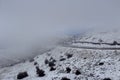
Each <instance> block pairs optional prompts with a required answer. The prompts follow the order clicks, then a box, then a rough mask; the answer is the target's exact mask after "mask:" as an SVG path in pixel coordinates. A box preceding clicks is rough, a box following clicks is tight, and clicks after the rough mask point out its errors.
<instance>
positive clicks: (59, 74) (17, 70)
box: [0, 32, 120, 80]
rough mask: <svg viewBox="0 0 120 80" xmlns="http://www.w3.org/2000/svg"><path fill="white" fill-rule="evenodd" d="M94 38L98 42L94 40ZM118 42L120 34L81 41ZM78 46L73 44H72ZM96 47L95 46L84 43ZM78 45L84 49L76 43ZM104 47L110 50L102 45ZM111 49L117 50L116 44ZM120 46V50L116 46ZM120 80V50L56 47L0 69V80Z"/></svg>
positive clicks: (85, 38)
mask: <svg viewBox="0 0 120 80" xmlns="http://www.w3.org/2000/svg"><path fill="white" fill-rule="evenodd" d="M93 38H95V39H93ZM99 39H101V40H102V41H103V42H105V43H106V42H107V43H112V42H113V41H117V42H118V43H119V40H120V37H119V32H110V33H95V34H89V35H88V34H87V35H86V36H85V35H84V36H83V37H82V38H81V37H78V38H77V39H76V40H78V41H89V42H98V40H99ZM73 44H74V45H75V43H72V45H73ZM83 45H84V44H83ZM85 45H86V46H94V47H98V46H96V45H93V44H88V45H87V44H85ZM76 46H82V44H77V45H76ZM103 46H104V47H110V46H108V45H103ZM112 47H116V45H113V46H112ZM117 47H119V46H118V45H117ZM18 79H21V80H120V50H96V49H81V48H72V47H62V46H57V47H56V48H54V49H52V50H51V51H48V52H46V53H44V54H41V55H38V56H36V57H35V58H34V59H33V60H31V61H25V62H23V63H19V64H16V65H14V66H11V67H5V68H1V69H0V80H18Z"/></svg>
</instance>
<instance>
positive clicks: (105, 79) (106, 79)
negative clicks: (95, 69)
mask: <svg viewBox="0 0 120 80" xmlns="http://www.w3.org/2000/svg"><path fill="white" fill-rule="evenodd" d="M103 80H111V79H110V78H104V79H103Z"/></svg>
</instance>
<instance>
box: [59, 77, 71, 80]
mask: <svg viewBox="0 0 120 80" xmlns="http://www.w3.org/2000/svg"><path fill="white" fill-rule="evenodd" d="M61 80H70V79H69V78H66V77H63V78H62V79H61Z"/></svg>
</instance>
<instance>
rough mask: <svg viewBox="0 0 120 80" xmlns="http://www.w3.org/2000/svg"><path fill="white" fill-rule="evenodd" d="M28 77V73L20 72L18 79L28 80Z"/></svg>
mask: <svg viewBox="0 0 120 80" xmlns="http://www.w3.org/2000/svg"><path fill="white" fill-rule="evenodd" d="M26 77H28V73H27V72H20V73H19V74H18V75H17V79H23V78H26Z"/></svg>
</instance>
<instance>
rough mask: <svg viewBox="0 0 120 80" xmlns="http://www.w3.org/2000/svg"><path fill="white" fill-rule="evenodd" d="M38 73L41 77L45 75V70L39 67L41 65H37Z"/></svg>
mask: <svg viewBox="0 0 120 80" xmlns="http://www.w3.org/2000/svg"><path fill="white" fill-rule="evenodd" d="M36 73H37V75H38V76H39V77H44V76H45V72H44V71H43V70H42V69H39V67H36Z"/></svg>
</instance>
